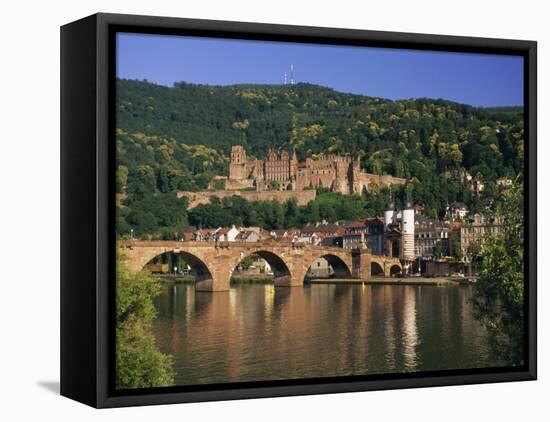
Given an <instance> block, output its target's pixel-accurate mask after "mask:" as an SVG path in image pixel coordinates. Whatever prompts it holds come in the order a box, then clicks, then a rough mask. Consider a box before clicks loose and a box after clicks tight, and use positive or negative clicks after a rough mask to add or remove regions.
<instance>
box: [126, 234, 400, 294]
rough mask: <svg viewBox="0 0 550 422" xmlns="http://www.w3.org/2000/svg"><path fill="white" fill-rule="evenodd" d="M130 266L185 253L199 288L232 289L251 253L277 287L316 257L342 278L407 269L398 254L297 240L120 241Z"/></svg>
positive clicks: (299, 279) (298, 276)
mask: <svg viewBox="0 0 550 422" xmlns="http://www.w3.org/2000/svg"><path fill="white" fill-rule="evenodd" d="M117 247H118V249H119V251H120V253H121V255H123V256H125V259H126V265H127V267H128V268H129V270H130V271H133V272H137V271H140V270H141V269H143V268H144V267H145V265H147V263H149V261H151V260H152V259H153V258H155V257H157V256H159V255H161V254H163V253H166V252H172V253H175V254H181V255H182V258H183V259H184V260H185V261H186V262H187V263H188V264H189V265H190V266H191V268H192V269H193V270H194V271H195V272H196V273H197V280H196V289H197V290H206V291H224V290H229V282H230V279H231V275H232V273H233V270H234V269H235V267H237V266H238V265H239V263H240V262H241V261H242V260H243V259H244V258H245V257H247V256H249V255H259V256H260V257H262V258H263V259H265V260H266V261H267V262H268V263H269V265H270V267H271V268H272V271H273V274H274V284H275V286H301V285H303V283H304V278H305V276H306V273H307V271H308V269H309V268H310V266H311V265H312V264H313V262H314V261H315V260H317V259H319V258H324V259H326V260H327V261H328V263H329V264H330V265H331V266H332V268H333V270H334V274H335V276H336V277H338V278H361V279H368V278H370V277H372V276H376V275H378V276H390V275H391V274H395V273H399V272H401V270H402V267H401V263H400V261H399V259H397V258H390V257H386V256H378V255H372V254H371V253H370V252H369V251H368V249H342V248H335V247H325V246H312V245H307V244H302V243H291V242H275V241H264V242H178V241H155V240H153V241H143V240H126V241H118V242H117Z"/></svg>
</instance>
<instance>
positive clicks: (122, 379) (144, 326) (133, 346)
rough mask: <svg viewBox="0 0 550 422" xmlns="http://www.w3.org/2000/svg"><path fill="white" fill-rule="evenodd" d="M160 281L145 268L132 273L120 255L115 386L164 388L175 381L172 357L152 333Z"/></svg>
mask: <svg viewBox="0 0 550 422" xmlns="http://www.w3.org/2000/svg"><path fill="white" fill-rule="evenodd" d="M159 293H160V285H159V283H158V282H157V281H156V280H155V279H154V278H153V277H152V276H151V275H150V274H149V273H148V272H146V271H142V272H140V273H138V274H131V273H130V272H129V271H128V270H127V269H126V268H124V264H123V260H122V259H121V258H120V257H117V271H116V388H117V389H126V388H148V387H165V386H169V385H172V384H173V383H174V375H175V373H174V369H173V366H172V360H173V359H172V356H170V355H165V354H163V353H161V352H160V351H159V350H158V348H157V346H156V344H155V337H154V336H153V334H152V333H151V330H150V329H151V322H152V321H153V319H154V318H155V316H156V310H155V307H154V305H153V298H154V297H155V296H156V295H158V294H159Z"/></svg>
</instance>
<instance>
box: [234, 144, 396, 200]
mask: <svg viewBox="0 0 550 422" xmlns="http://www.w3.org/2000/svg"><path fill="white" fill-rule="evenodd" d="M405 183H406V179H402V178H398V177H393V176H391V175H382V176H379V175H376V174H371V173H366V172H364V171H362V170H361V161H360V158H359V157H350V156H341V155H334V154H330V155H322V156H320V157H317V158H306V160H305V161H298V158H297V156H296V152H295V151H291V152H289V151H287V150H286V149H283V150H281V151H279V152H277V151H275V150H273V149H270V150H269V151H268V153H267V157H266V159H265V160H256V159H248V158H247V156H246V150H245V149H244V147H242V146H240V145H233V147H232V148H231V159H230V163H229V177H228V178H227V179H226V180H225V189H226V190H240V189H252V188H253V189H255V190H256V191H258V192H262V191H272V190H278V191H293V192H301V191H304V190H308V189H317V188H327V189H329V190H331V191H333V192H339V193H341V194H344V195H350V194H352V193H357V194H364V193H367V192H368V191H369V188H370V187H371V186H373V185H375V186H379V187H382V188H383V187H390V186H392V185H403V184H405Z"/></svg>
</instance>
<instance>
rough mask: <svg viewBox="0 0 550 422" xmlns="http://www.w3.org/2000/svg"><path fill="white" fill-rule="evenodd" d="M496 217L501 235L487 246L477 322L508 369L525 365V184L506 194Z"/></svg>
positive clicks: (478, 289) (477, 295) (476, 297)
mask: <svg viewBox="0 0 550 422" xmlns="http://www.w3.org/2000/svg"><path fill="white" fill-rule="evenodd" d="M496 217H497V218H499V219H500V221H501V223H502V226H501V231H500V232H499V233H498V234H496V235H494V236H493V237H491V238H489V239H488V240H487V242H486V243H485V244H484V246H483V249H484V252H483V253H482V256H481V259H482V265H481V271H480V274H479V279H478V282H477V284H476V287H475V294H474V299H473V303H474V310H475V315H476V318H477V319H479V320H480V321H481V323H482V324H483V325H485V326H486V327H487V328H488V330H489V333H490V335H491V336H490V338H491V342H492V346H493V347H492V349H493V350H494V352H495V353H496V354H497V356H498V357H499V358H500V359H501V360H502V361H503V362H504V363H505V364H508V365H521V364H522V363H523V362H524V352H525V350H524V288H525V286H524V263H523V254H524V225H523V222H524V220H523V190H522V184H519V183H518V184H516V185H515V186H514V187H513V188H511V189H509V190H507V191H506V192H505V193H504V197H503V201H502V202H501V203H500V204H499V206H498V208H497V211H496Z"/></svg>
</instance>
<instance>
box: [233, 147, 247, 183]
mask: <svg viewBox="0 0 550 422" xmlns="http://www.w3.org/2000/svg"><path fill="white" fill-rule="evenodd" d="M246 164H247V159H246V151H245V149H244V147H243V146H242V145H233V146H232V147H231V160H230V162H229V179H232V180H242V179H246Z"/></svg>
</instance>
